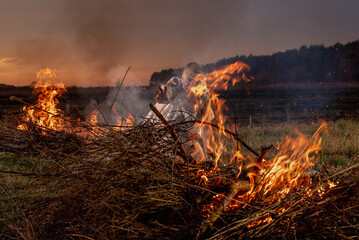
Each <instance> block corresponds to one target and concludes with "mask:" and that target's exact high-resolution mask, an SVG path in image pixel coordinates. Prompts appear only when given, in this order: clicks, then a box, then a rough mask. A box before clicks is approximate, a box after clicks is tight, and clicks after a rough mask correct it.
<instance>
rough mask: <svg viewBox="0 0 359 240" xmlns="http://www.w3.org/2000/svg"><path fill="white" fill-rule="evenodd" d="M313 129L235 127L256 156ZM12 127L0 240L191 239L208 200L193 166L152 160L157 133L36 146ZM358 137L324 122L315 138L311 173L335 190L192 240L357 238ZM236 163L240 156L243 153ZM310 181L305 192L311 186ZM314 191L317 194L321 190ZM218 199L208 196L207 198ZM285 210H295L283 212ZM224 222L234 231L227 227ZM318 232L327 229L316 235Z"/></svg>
mask: <svg viewBox="0 0 359 240" xmlns="http://www.w3.org/2000/svg"><path fill="white" fill-rule="evenodd" d="M15 122H16V121H15ZM319 125H320V124H318V123H317V124H312V123H310V124H306V123H296V122H287V123H281V124H275V125H268V124H266V125H259V126H251V127H249V126H246V127H240V128H239V129H238V134H239V136H240V137H242V138H243V139H244V140H245V141H246V142H247V143H248V144H249V145H250V146H252V147H253V148H254V149H255V151H260V148H261V147H262V146H268V145H270V144H276V143H278V142H280V141H282V140H283V139H284V138H285V136H287V135H292V130H293V129H295V128H297V129H299V130H300V131H301V132H303V133H304V134H305V135H306V136H308V137H310V136H311V135H313V133H314V132H315V131H316V130H317V128H318V127H319ZM11 126H16V123H15V125H14V123H13V122H12V123H9V122H3V124H2V127H1V129H0V131H1V134H2V137H1V139H0V146H1V148H2V149H3V151H2V153H1V155H0V169H1V173H0V175H1V180H0V187H1V194H0V196H1V198H0V205H1V206H2V209H3V211H2V213H1V216H0V219H1V224H2V227H1V235H0V236H1V237H2V238H9V237H14V238H23V239H64V238H65V239H114V238H121V239H138V238H143V239H158V238H169V239H194V238H195V236H196V235H197V236H198V231H199V230H198V229H199V228H200V226H201V222H202V221H204V219H205V217H203V216H201V214H200V213H199V212H198V211H200V210H199V209H200V208H201V206H202V205H201V204H204V203H206V201H208V199H212V198H211V197H212V196H213V193H212V192H207V193H206V192H205V191H204V192H202V191H203V189H204V188H203V187H204V186H203V185H201V182H198V179H201V176H197V175H196V174H195V172H196V171H198V170H199V169H201V166H200V165H190V166H189V169H187V167H184V166H183V165H181V164H180V163H179V162H177V161H176V160H174V159H173V158H172V157H171V155H166V154H164V153H163V152H161V151H158V150H156V149H157V145H156V141H155V142H153V140H151V139H152V138H156V137H155V136H157V134H159V135H160V134H161V131H163V130H165V131H166V129H162V130H157V131H156V132H157V133H156V134H155V131H154V130H153V129H151V126H148V127H135V128H134V130H130V131H125V132H111V131H110V132H107V133H104V135H101V136H98V139H94V140H91V141H90V142H87V141H84V140H83V139H82V138H81V137H76V136H75V135H72V134H66V133H61V132H56V131H55V132H52V131H50V130H48V133H49V135H47V136H44V135H42V134H41V131H40V130H39V129H36V128H32V130H30V132H21V131H18V130H14V129H12V128H11ZM358 131H359V122H358V121H355V120H339V121H334V122H332V121H330V122H328V132H329V135H325V134H324V135H323V144H322V145H323V149H322V150H320V152H319V153H318V154H317V159H316V164H315V166H314V167H313V169H314V170H315V171H316V172H318V173H320V176H321V177H322V178H323V179H324V178H325V179H326V178H328V179H330V180H331V181H333V182H336V183H337V187H336V188H334V189H333V190H331V191H328V192H327V193H326V194H325V195H318V196H313V197H312V200H309V199H307V198H303V194H304V193H303V192H301V190H299V189H298V190H297V191H298V192H297V193H296V192H293V193H292V194H291V195H290V196H288V197H287V198H284V199H283V200H281V201H280V203H279V205H277V203H276V204H274V205H266V204H264V203H261V202H260V201H259V202H254V203H252V205H253V204H254V205H253V206H254V207H255V206H257V208H252V207H250V206H252V205H249V206H248V207H247V208H244V209H243V210H237V213H235V212H232V211H229V212H228V213H227V212H225V213H223V214H222V220H221V221H218V223H216V224H215V226H214V228H213V229H211V230H207V232H206V234H204V235H203V236H202V235H201V237H200V238H201V239H202V238H203V239H207V238H208V239H218V238H219V239H227V238H232V237H234V236H237V237H239V238H243V237H244V238H249V237H250V238H256V237H254V236H262V237H259V238H261V239H270V238H273V237H274V236H275V237H276V238H277V237H280V236H281V237H284V238H298V239H301V238H310V239H319V238H322V239H324V238H328V237H329V239H330V238H332V237H333V238H335V239H347V238H352V237H355V236H357V234H358V230H359V229H358V213H359V212H358V210H359V209H358V204H359V199H358V195H357V194H358V191H359V187H358V186H359V184H358V180H357V177H356V176H357V173H358V170H359V138H358V136H359V132H358ZM148 134H149V135H148ZM7 136H12V138H9V137H7ZM145 139H146V140H145ZM275 152H276V150H272V151H271V152H270V153H269V154H268V157H273V156H274V155H275V154H274V153H275ZM243 153H244V154H245V155H246V154H249V153H248V151H246V149H245V148H243ZM183 167H184V168H183ZM192 171H194V172H192ZM230 171H232V170H230ZM187 174H188V177H187ZM192 174H193V175H192ZM218 174H219V175H218ZM222 174H224V175H223V177H220V176H221V173H214V175H213V176H212V175H211V174H210V173H208V178H209V179H213V181H218V179H219V178H224V179H227V178H228V176H227V177H225V175H226V172H225V171H224V172H223V173H222ZM196 179H197V180H196ZM216 179H217V180H216ZM229 179H230V178H228V180H227V181H230V180H229ZM313 181H314V180H313ZM317 181H318V180H315V182H313V184H318V182H317ZM197 184H198V185H197ZM214 186H216V185H214ZM219 186H220V185H219ZM322 186H323V187H324V186H326V185H325V182H324V183H323V185H322ZM207 187H209V186H207ZM313 187H314V189H315V185H313ZM222 188H223V186H222ZM201 189H202V190H201ZM220 189H221V188H218V187H214V188H212V190H211V191H221V190H220ZM222 191H223V189H222ZM323 197H324V199H323ZM203 198H204V199H203ZM206 199H207V200H206ZM292 201H293V202H295V201H298V202H297V204H294V205H291V204H290V203H291V202H292ZM307 201H308V202H307ZM288 204H289V206H290V207H289V208H288V209H289V210H288V211H285V212H284V213H283V214H272V217H273V218H274V220H275V221H273V222H274V223H273V224H270V223H268V224H264V225H263V226H262V225H259V226H258V227H255V228H248V226H249V225H248V224H250V223H251V222H253V221H254V220H255V219H256V218H263V217H265V216H267V215H268V214H269V213H268V211H271V210H270V209H273V210H274V209H280V208H281V207H283V206H287V207H288ZM258 207H260V209H262V210H260V211H259V209H258ZM337 209H338V210H337ZM346 209H348V210H346ZM255 216H256V217H255ZM290 219H292V220H290ZM300 219H305V221H303V220H300ZM288 221H289V222H288ZM298 221H299V222H298ZM230 222H233V223H237V224H238V225H237V226H236V227H234V226H233V224H230V225H228V226H227V225H226V224H229V223H230ZM240 222H242V223H240ZM320 222H325V223H326V224H325V225H323V224H319V225H318V223H320ZM224 223H226V224H224ZM283 223H284V224H283ZM288 224H289V225H288ZM231 225H232V227H230V226H231ZM202 226H203V224H202ZM246 226H247V227H246ZM288 226H291V227H289V229H288ZM233 227H234V228H233ZM286 229H287V231H285V230H286ZM282 231H284V232H282ZM281 232H282V233H281Z"/></svg>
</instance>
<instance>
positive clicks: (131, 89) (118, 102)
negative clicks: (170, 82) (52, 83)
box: [85, 65, 153, 125]
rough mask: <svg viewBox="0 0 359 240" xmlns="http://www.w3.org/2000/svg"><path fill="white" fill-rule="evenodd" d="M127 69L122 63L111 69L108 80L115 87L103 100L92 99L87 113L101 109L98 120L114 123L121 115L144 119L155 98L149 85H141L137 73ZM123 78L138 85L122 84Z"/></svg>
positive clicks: (139, 119)
mask: <svg viewBox="0 0 359 240" xmlns="http://www.w3.org/2000/svg"><path fill="white" fill-rule="evenodd" d="M127 70H128V68H126V67H123V66H121V65H117V66H115V67H113V68H111V69H110V70H109V72H108V73H107V80H108V82H111V84H112V85H113V86H115V87H113V88H111V90H110V92H109V93H108V95H107V96H106V97H105V98H104V100H103V101H101V102H99V103H98V102H96V101H95V100H93V99H92V100H91V103H90V105H89V106H88V107H87V109H86V111H85V113H86V114H87V115H90V114H91V112H93V111H94V110H100V113H101V114H99V116H98V121H99V122H100V123H108V124H112V125H115V124H118V123H119V117H120V118H121V119H124V118H126V117H128V116H133V117H134V118H135V122H137V123H138V122H140V121H142V118H143V117H144V116H146V115H147V113H148V111H149V103H150V102H151V100H153V99H152V98H153V96H152V94H150V92H149V91H148V88H147V87H144V86H140V85H139V83H140V80H139V79H138V78H137V77H136V75H135V74H134V73H132V72H131V70H129V71H128V72H127ZM126 72H127V75H126ZM125 76H126V77H125ZM124 77H125V78H124ZM122 80H124V82H126V81H130V82H131V83H134V84H135V83H137V85H132V86H126V87H125V86H124V84H122V85H121V82H122Z"/></svg>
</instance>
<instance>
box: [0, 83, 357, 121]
mask: <svg viewBox="0 0 359 240" xmlns="http://www.w3.org/2000/svg"><path fill="white" fill-rule="evenodd" d="M139 89H140V91H142V92H143V94H141V97H142V99H141V103H140V104H147V102H148V103H150V102H153V97H154V90H153V89H148V88H146V87H141V88H139ZM113 90H114V88H110V87H101V88H100V87H98V88H76V87H72V88H69V89H68V92H67V93H66V94H65V95H64V96H63V97H61V98H60V105H59V107H60V108H62V109H67V111H68V113H69V114H77V113H76V112H79V111H80V112H81V111H84V109H85V108H86V106H88V105H89V104H90V100H91V99H92V100H95V101H96V102H97V103H100V102H103V101H104V100H105V99H106V96H107V95H108V93H109V92H110V91H113ZM121 91H126V89H122V90H121ZM220 94H221V96H222V97H224V98H226V99H227V100H228V101H227V106H228V110H227V115H228V116H230V118H231V119H234V118H235V116H236V118H237V121H238V122H240V123H241V124H242V125H250V124H255V125H258V124H260V125H263V124H266V123H282V122H292V121H294V122H316V121H318V120H319V119H325V120H338V119H343V118H345V119H347V118H349V119H357V118H358V116H359V87H358V86H356V85H353V86H350V85H348V84H346V85H344V86H340V85H337V86H331V85H329V86H325V87H323V86H321V85H313V86H312V87H309V86H308V85H298V86H291V87H285V86H274V87H271V88H270V87H260V88H258V87H247V88H240V89H236V90H229V91H226V92H221V93H220ZM10 96H18V97H21V98H23V99H24V100H25V101H26V102H29V103H34V102H35V101H36V97H35V96H33V94H32V89H31V88H29V87H21V88H11V89H0V113H1V115H3V114H9V113H14V112H19V111H21V107H22V104H21V103H18V102H12V101H10V99H9V97H10ZM233 107H234V111H233ZM143 109H144V110H143V111H142V112H139V113H138V112H137V113H135V114H138V115H140V114H142V115H143V114H146V111H145V110H147V107H146V106H144V107H143ZM126 110H127V111H128V112H130V113H131V109H126ZM148 110H149V109H148Z"/></svg>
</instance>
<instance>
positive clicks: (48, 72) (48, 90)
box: [18, 68, 66, 130]
mask: <svg viewBox="0 0 359 240" xmlns="http://www.w3.org/2000/svg"><path fill="white" fill-rule="evenodd" d="M36 75H37V79H38V82H37V83H36V85H35V87H34V94H37V95H38V99H37V101H36V104H35V105H34V106H31V107H24V112H25V119H24V120H25V122H28V123H33V124H35V125H37V126H40V127H43V128H48V129H52V130H61V129H63V127H64V120H63V119H62V118H61V117H60V116H62V115H63V111H62V110H60V109H58V108H57V105H58V103H59V101H58V97H60V96H61V95H62V94H63V93H65V92H66V88H65V86H64V84H62V83H52V81H53V80H54V79H56V70H55V69H51V68H45V69H41V70H40V71H39V72H37V74H36ZM43 81H45V82H43ZM18 129H20V130H26V129H27V125H26V124H21V125H19V126H18Z"/></svg>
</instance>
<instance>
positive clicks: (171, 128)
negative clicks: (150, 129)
mask: <svg viewBox="0 0 359 240" xmlns="http://www.w3.org/2000/svg"><path fill="white" fill-rule="evenodd" d="M150 108H151V110H152V111H153V113H154V114H156V116H157V117H158V118H159V119H160V121H161V122H162V123H163V124H164V125H165V126H166V127H167V128H168V129H169V130H170V134H171V136H172V137H173V138H174V139H175V140H176V141H177V142H178V144H179V147H180V151H179V154H180V156H181V157H182V158H183V159H184V160H185V161H186V160H187V159H188V155H187V152H186V150H185V149H184V147H183V145H182V141H181V139H179V137H178V136H177V134H176V132H175V130H174V128H173V126H172V125H171V124H170V123H169V122H167V120H166V119H165V118H164V117H163V116H162V114H161V113H160V112H159V111H158V109H157V108H156V107H155V106H154V105H153V104H152V103H150Z"/></svg>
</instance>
